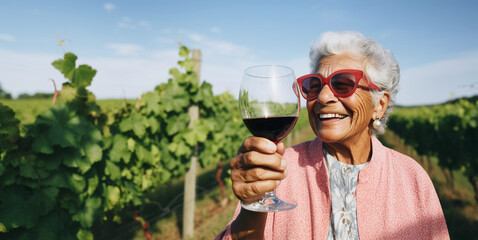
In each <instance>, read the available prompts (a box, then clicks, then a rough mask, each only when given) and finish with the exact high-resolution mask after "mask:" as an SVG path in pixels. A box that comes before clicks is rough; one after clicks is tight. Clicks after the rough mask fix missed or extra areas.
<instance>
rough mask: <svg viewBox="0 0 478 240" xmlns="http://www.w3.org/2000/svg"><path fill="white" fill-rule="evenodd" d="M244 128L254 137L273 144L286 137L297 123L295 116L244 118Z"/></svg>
mask: <svg viewBox="0 0 478 240" xmlns="http://www.w3.org/2000/svg"><path fill="white" fill-rule="evenodd" d="M243 121H244V124H245V125H246V127H247V128H248V129H249V131H251V133H252V135H254V136H256V137H264V138H267V139H269V140H271V141H273V142H275V143H277V142H279V141H280V140H282V139H283V138H285V137H286V136H287V134H289V133H290V132H291V131H292V128H294V125H295V123H296V122H297V117H295V116H281V117H264V118H246V119H243Z"/></svg>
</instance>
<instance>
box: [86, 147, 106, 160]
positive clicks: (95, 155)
mask: <svg viewBox="0 0 478 240" xmlns="http://www.w3.org/2000/svg"><path fill="white" fill-rule="evenodd" d="M85 150H86V156H87V157H88V159H89V162H90V163H91V164H93V163H95V162H98V161H100V160H101V158H102V156H103V149H101V147H100V145H98V144H87V145H86V146H85Z"/></svg>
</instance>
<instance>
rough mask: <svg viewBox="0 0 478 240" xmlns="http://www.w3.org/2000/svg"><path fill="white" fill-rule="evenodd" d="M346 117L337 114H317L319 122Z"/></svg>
mask: <svg viewBox="0 0 478 240" xmlns="http://www.w3.org/2000/svg"><path fill="white" fill-rule="evenodd" d="M346 117H347V115H343V114H338V113H323V114H319V118H320V120H321V121H326V120H332V119H344V118H346Z"/></svg>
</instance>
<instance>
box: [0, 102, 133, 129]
mask: <svg viewBox="0 0 478 240" xmlns="http://www.w3.org/2000/svg"><path fill="white" fill-rule="evenodd" d="M136 101H137V100H134V99H104V100H97V101H96V102H97V103H98V105H99V106H100V107H101V108H102V109H103V110H105V111H110V110H113V109H117V108H121V107H123V106H124V105H125V103H131V104H134V103H136ZM0 103H2V104H4V105H6V106H8V107H10V108H11V109H13V110H14V111H15V117H16V118H17V119H18V120H20V122H21V123H22V124H23V125H26V124H30V123H33V122H34V121H35V119H36V117H37V116H38V115H39V114H41V113H43V112H44V111H46V110H47V109H48V108H50V107H51V106H52V100H51V99H46V98H41V99H0Z"/></svg>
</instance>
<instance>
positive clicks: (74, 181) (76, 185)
mask: <svg viewBox="0 0 478 240" xmlns="http://www.w3.org/2000/svg"><path fill="white" fill-rule="evenodd" d="M68 183H69V185H70V189H71V190H72V191H73V192H75V193H81V192H83V190H84V189H85V187H86V181H85V178H84V177H83V176H81V175H79V174H76V173H73V174H71V175H70V176H69V177H68Z"/></svg>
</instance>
